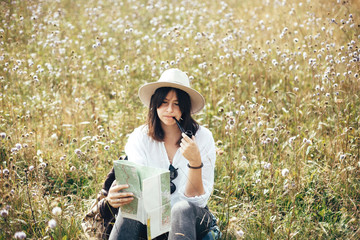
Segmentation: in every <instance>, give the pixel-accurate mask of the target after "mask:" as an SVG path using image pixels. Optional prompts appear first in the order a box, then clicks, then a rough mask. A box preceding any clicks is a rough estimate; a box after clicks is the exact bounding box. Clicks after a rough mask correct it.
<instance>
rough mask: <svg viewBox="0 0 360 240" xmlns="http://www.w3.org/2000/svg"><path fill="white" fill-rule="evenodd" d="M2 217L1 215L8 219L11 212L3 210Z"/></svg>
mask: <svg viewBox="0 0 360 240" xmlns="http://www.w3.org/2000/svg"><path fill="white" fill-rule="evenodd" d="M0 215H1V216H2V217H3V218H6V217H7V216H8V215H9V212H8V210H6V209H2V210H1V211H0Z"/></svg>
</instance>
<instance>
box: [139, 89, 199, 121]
mask: <svg viewBox="0 0 360 240" xmlns="http://www.w3.org/2000/svg"><path fill="white" fill-rule="evenodd" d="M161 87H172V88H178V89H180V90H183V91H184V92H186V93H187V94H189V96H190V101H191V110H190V111H191V113H192V114H195V113H198V112H199V111H201V110H202V109H203V108H204V106H205V99H204V97H203V96H202V95H201V94H200V93H199V92H198V91H196V90H194V89H192V88H189V87H186V86H184V85H180V84H176V83H169V82H153V83H147V84H144V85H143V86H141V87H140V89H139V98H140V100H141V102H142V103H143V104H144V105H145V106H147V107H149V105H150V100H151V96H152V95H153V94H154V93H155V91H156V89H158V88H161Z"/></svg>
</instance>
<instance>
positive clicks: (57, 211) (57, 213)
mask: <svg viewBox="0 0 360 240" xmlns="http://www.w3.org/2000/svg"><path fill="white" fill-rule="evenodd" d="M51 212H52V214H54V215H55V216H59V215H60V214H61V212H62V210H61V208H59V207H54V208H53V210H52V211H51Z"/></svg>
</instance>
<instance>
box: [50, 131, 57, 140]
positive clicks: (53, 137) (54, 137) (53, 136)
mask: <svg viewBox="0 0 360 240" xmlns="http://www.w3.org/2000/svg"><path fill="white" fill-rule="evenodd" d="M50 138H51V139H53V140H57V139H58V136H57V135H56V133H54V134H53V135H51V137H50Z"/></svg>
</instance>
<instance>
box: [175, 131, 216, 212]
mask: <svg viewBox="0 0 360 240" xmlns="http://www.w3.org/2000/svg"><path fill="white" fill-rule="evenodd" d="M202 131H204V132H205V134H203V133H202V134H201V135H200V136H199V138H198V139H197V142H198V146H199V148H200V149H199V150H200V156H201V161H202V163H203V164H204V166H203V167H202V181H203V185H204V191H205V193H204V194H203V195H200V196H196V197H187V196H185V195H184V192H185V186H183V187H182V188H181V190H180V191H179V192H180V195H181V198H183V199H184V200H186V201H188V202H191V203H194V204H195V205H197V206H199V207H205V206H206V205H207V202H208V200H209V198H210V196H211V193H212V191H213V187H214V171H215V161H216V151H215V142H214V138H213V136H212V133H211V132H210V131H209V130H207V129H205V128H203V129H202Z"/></svg>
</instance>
